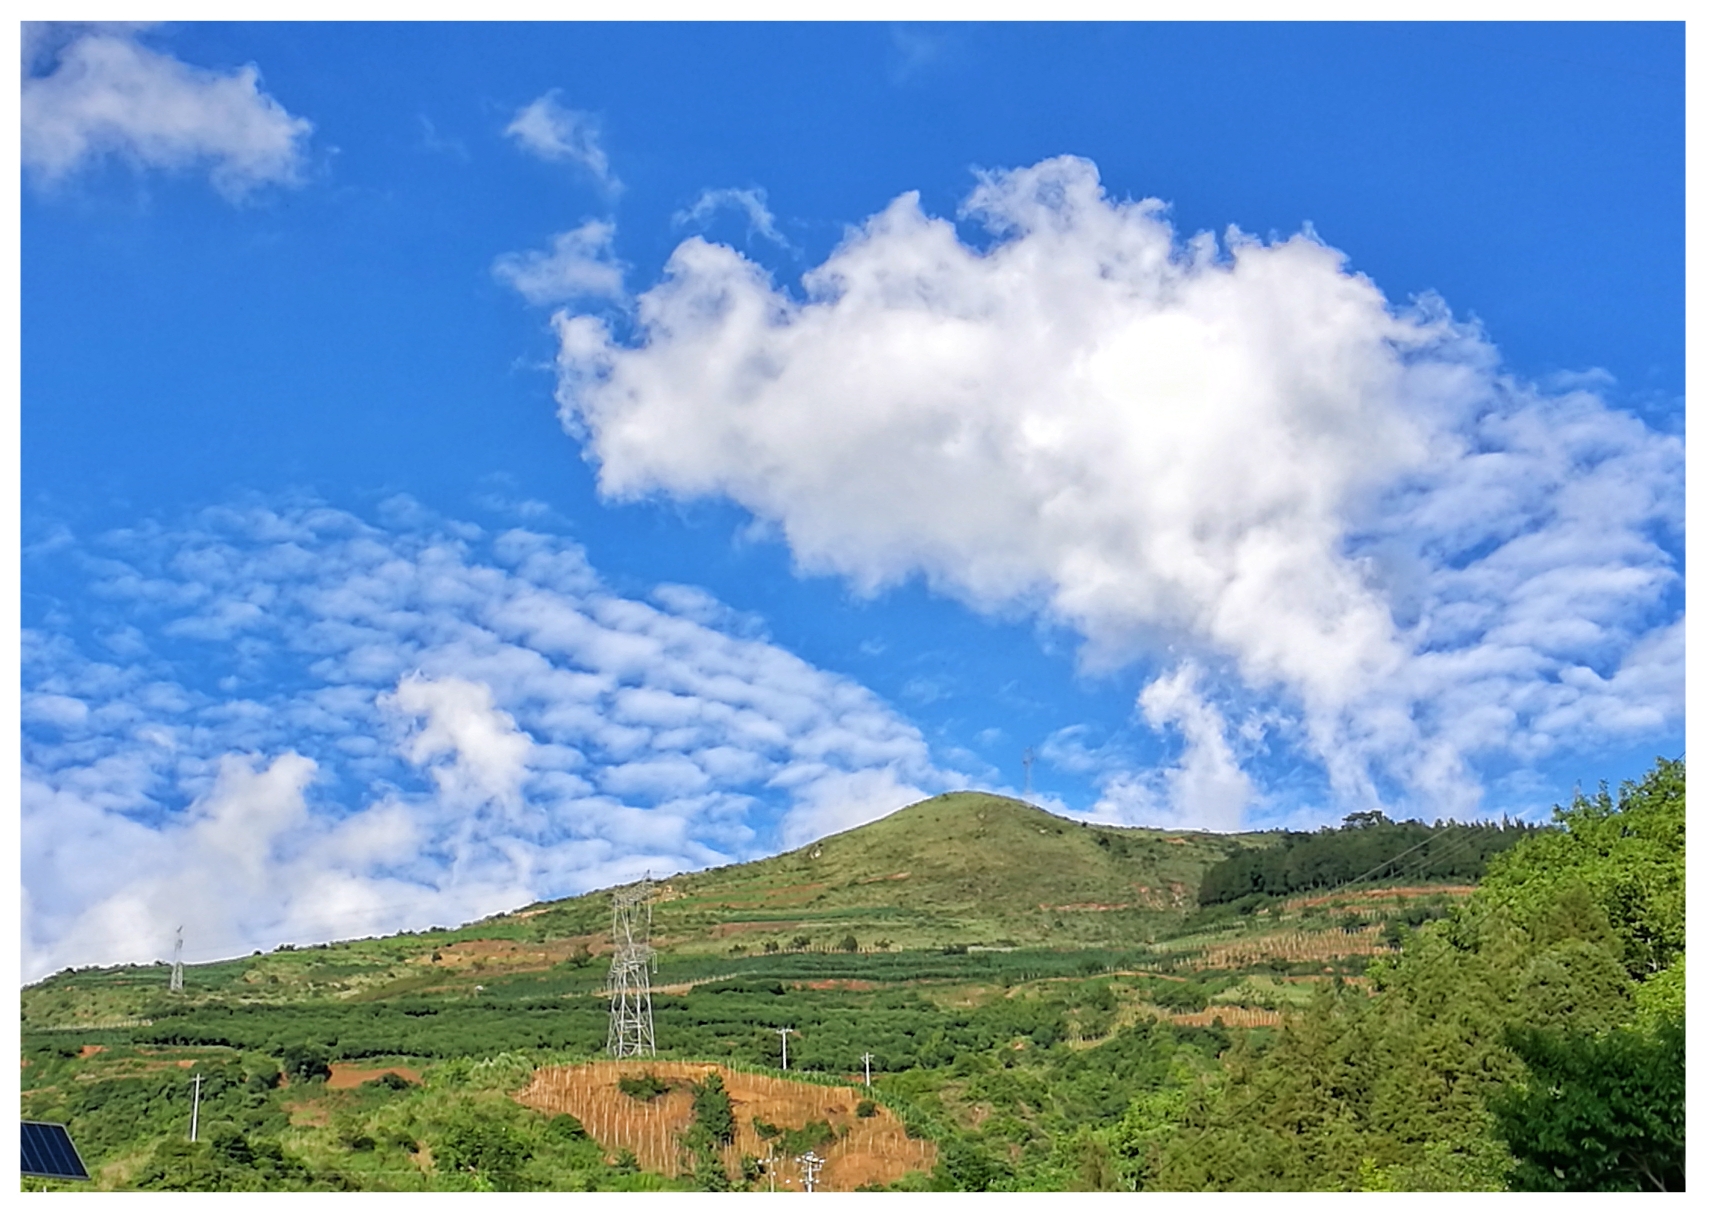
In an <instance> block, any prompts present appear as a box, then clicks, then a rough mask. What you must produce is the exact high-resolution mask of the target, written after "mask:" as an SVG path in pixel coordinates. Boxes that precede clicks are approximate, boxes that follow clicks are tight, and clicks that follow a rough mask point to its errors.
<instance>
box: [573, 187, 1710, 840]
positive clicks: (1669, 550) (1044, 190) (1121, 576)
mask: <svg viewBox="0 0 1716 1213" xmlns="http://www.w3.org/2000/svg"><path fill="white" fill-rule="evenodd" d="M963 213H964V217H966V218H970V219H975V220H977V221H980V222H981V224H982V225H983V226H984V227H985V228H986V229H987V232H988V238H987V240H986V241H985V242H983V245H982V246H981V247H974V246H973V245H972V244H970V243H968V242H966V241H964V240H962V238H961V236H960V234H959V232H958V230H957V229H956V228H955V226H954V225H953V224H951V223H949V222H947V221H945V220H942V219H937V218H932V217H929V216H926V215H925V214H924V212H923V211H922V209H921V208H920V206H919V203H918V199H917V197H916V195H914V194H907V195H904V196H902V197H900V198H899V199H897V200H896V201H895V202H894V203H893V204H892V205H890V206H889V207H888V208H887V209H886V210H884V211H883V212H882V213H880V214H878V215H875V216H873V217H872V218H871V219H870V220H868V221H867V222H866V223H865V224H864V225H863V226H862V227H861V228H860V229H857V230H855V231H853V232H851V233H850V235H849V236H848V238H847V239H846V240H845V242H844V243H843V244H842V245H841V246H840V247H839V248H838V249H836V251H835V252H834V253H833V254H832V255H831V256H830V257H829V258H828V259H827V261H826V262H824V263H823V264H822V265H820V266H818V267H817V268H815V269H814V270H812V271H811V272H810V273H808V274H807V275H805V277H804V279H803V283H802V286H803V290H802V293H800V292H792V291H788V290H786V289H783V288H781V287H779V286H777V285H776V284H775V283H773V282H772V281H771V280H770V278H769V276H768V275H767V274H766V273H765V272H764V271H763V270H762V269H761V268H759V267H758V266H757V265H756V264H755V263H753V262H751V261H750V260H748V259H747V258H746V257H744V256H742V255H741V254H739V253H738V252H736V251H734V250H733V249H731V248H728V247H724V246H719V245H715V244H711V243H709V242H707V241H704V240H702V239H697V238H694V239H690V240H687V241H685V242H684V243H683V244H681V245H680V246H679V248H678V249H677V250H676V251H675V252H674V254H673V255H672V257H671V259H670V260H669V262H668V264H667V266H666V269H665V272H664V274H663V276H662V279H661V281H660V283H659V284H658V285H656V286H655V287H654V288H653V289H650V290H648V291H646V292H644V293H643V294H642V295H640V296H638V297H637V298H636V300H635V312H634V313H633V321H632V324H633V328H632V330H631V331H630V332H627V333H625V334H621V335H616V334H615V333H614V332H613V331H612V330H611V329H610V327H609V325H608V323H607V322H606V321H604V320H602V319H599V318H597V317H594V316H590V315H580V314H576V313H575V312H572V311H563V312H561V313H560V314H558V315H557V316H556V328H557V331H558V334H559V341H560V353H559V365H560V370H561V383H560V388H559V398H560V401H561V407H562V418H563V420H564V423H565V425H566V427H567V429H568V430H569V432H571V433H572V434H573V435H574V436H575V437H577V438H578V439H580V440H581V441H583V442H584V443H585V444H586V448H587V450H588V452H589V454H590V455H591V456H592V457H593V458H594V459H595V460H596V461H598V463H599V467H600V478H601V479H600V483H601V487H602V489H603V491H604V492H605V493H606V494H608V495H610V496H611V497H614V498H618V499H631V498H638V497H643V496H647V495H652V494H667V495H671V496H675V497H683V498H689V497H698V496H723V497H727V498H730V499H732V500H734V501H736V502H738V503H740V504H742V505H743V506H745V507H746V508H747V509H749V510H750V511H752V512H753V513H754V514H755V515H756V517H757V518H759V519H761V520H763V521H765V522H766V523H768V524H772V525H773V526H775V527H778V529H779V533H780V534H781V535H782V536H783V537H784V539H785V542H786V543H788V544H789V545H790V547H791V550H792V552H793V553H794V555H795V557H796V559H797V560H798V561H799V562H800V564H801V565H802V566H803V567H804V568H806V569H808V570H814V571H819V572H833V573H838V574H841V575H843V576H845V577H847V578H849V579H850V581H851V582H852V583H853V584H854V585H855V586H856V587H857V588H858V589H860V590H861V591H865V592H873V591H877V590H880V589H882V588H884V587H886V586H888V585H890V584H894V583H897V582H899V581H901V580H902V579H905V578H908V577H912V576H919V575H921V576H923V577H925V578H927V580H928V581H929V583H930V584H931V585H932V586H934V587H935V588H937V589H939V590H941V591H943V592H945V593H948V594H951V595H953V596H956V597H957V598H959V599H961V600H963V601H965V602H966V603H968V604H970V605H971V606H973V607H974V608H976V609H978V610H983V611H996V610H1003V609H1006V610H1017V609H1019V608H1020V607H1021V606H1025V607H1027V608H1029V609H1033V610H1035V611H1037V612H1039V613H1040V614H1041V616H1042V617H1044V618H1045V619H1047V620H1050V621H1053V622H1054V623H1057V624H1062V625H1066V626H1070V627H1071V628H1073V629H1076V631H1077V632H1078V633H1079V634H1081V635H1082V636H1083V637H1084V638H1085V640H1086V647H1085V651H1084V659H1085V660H1086V661H1087V662H1089V663H1091V664H1093V665H1096V666H1108V667H1111V668H1112V667H1113V666H1115V665H1117V664H1120V663H1125V662H1130V661H1135V660H1146V661H1148V662H1149V663H1150V664H1151V665H1153V666H1154V667H1155V670H1156V672H1155V674H1154V675H1152V676H1151V677H1150V678H1149V680H1148V681H1147V683H1146V685H1145V686H1144V687H1143V689H1142V691H1141V693H1140V695H1139V701H1138V706H1139V712H1140V715H1141V718H1142V719H1143V720H1144V721H1145V722H1147V723H1148V724H1149V725H1150V726H1151V727H1153V728H1155V729H1157V730H1159V731H1161V732H1162V733H1163V734H1164V735H1165V736H1167V737H1169V738H1177V739H1178V742H1179V744H1180V750H1179V757H1178V758H1177V759H1175V760H1172V761H1171V762H1170V763H1169V764H1168V765H1167V766H1165V767H1163V768H1160V769H1155V770H1142V771H1140V770H1111V771H1109V772H1108V775H1107V780H1106V790H1105V793H1104V796H1103V799H1102V801H1101V803H1100V805H1099V806H1098V807H1099V811H1100V812H1101V813H1102V814H1104V815H1106V816H1110V817H1113V818H1118V819H1122V820H1130V821H1141V822H1145V821H1153V822H1188V823H1194V824H1204V825H1212V826H1220V827H1231V826H1234V825H1238V824H1240V822H1241V821H1242V820H1243V818H1244V815H1245V813H1246V812H1247V810H1248V809H1252V808H1255V807H1257V806H1258V805H1259V803H1260V802H1261V801H1262V800H1264V799H1265V798H1266V792H1265V790H1264V789H1262V788H1261V787H1260V786H1259V784H1258V782H1257V781H1256V780H1255V779H1253V777H1252V776H1251V774H1250V773H1249V772H1248V770H1247V768H1246V761H1247V756H1248V755H1254V754H1258V753H1261V752H1263V751H1264V750H1265V749H1271V748H1272V749H1273V750H1274V751H1276V752H1280V751H1281V750H1282V749H1283V748H1285V749H1286V750H1289V751H1292V752H1297V753H1300V754H1302V755H1305V756H1307V757H1309V758H1311V759H1312V760H1314V761H1315V762H1316V763H1317V764H1319V766H1320V767H1321V768H1322V769H1323V770H1324V771H1325V772H1326V773H1327V779H1328V783H1329V785H1330V787H1331V789H1332V790H1333V792H1334V794H1335V796H1336V797H1337V799H1338V800H1340V801H1345V802H1348V803H1352V804H1357V805H1362V806H1369V805H1371V804H1374V803H1377V801H1378V800H1379V799H1380V800H1381V801H1382V802H1384V803H1389V804H1402V803H1404V805H1405V806H1406V807H1408V808H1420V809H1422V808H1428V809H1432V810H1434V811H1436V812H1440V813H1446V812H1447V811H1449V810H1450V809H1452V810H1454V811H1473V810H1476V809H1479V808H1480V807H1482V806H1481V800H1482V794H1481V786H1480V779H1479V777H1478V775H1477V773H1476V772H1477V771H1478V769H1479V768H1480V767H1484V768H1487V769H1490V770H1496V769H1500V770H1504V771H1505V770H1511V769H1520V768H1528V767H1529V766H1530V765H1531V764H1532V763H1534V762H1537V761H1539V760H1541V759H1544V758H1545V757H1547V756H1550V755H1552V754H1554V753H1557V752H1562V751H1566V750H1567V749H1568V748H1569V747H1577V746H1581V745H1585V744H1596V745H1604V744H1612V743H1614V742H1615V741H1616V740H1617V739H1625V738H1629V737H1633V738H1637V737H1656V736H1660V735H1663V734H1664V733H1665V732H1668V731H1672V730H1673V729H1674V728H1675V727H1677V722H1678V719H1679V717H1680V714H1681V712H1682V697H1683V667H1684V659H1683V642H1682V638H1683V630H1684V623H1683V618H1682V607H1681V606H1680V603H1681V594H1682V589H1681V577H1680V574H1679V571H1678V569H1679V564H1680V555H1679V553H1680V550H1681V544H1682V537H1681V534H1682V532H1681V528H1682V519H1683V504H1682V497H1683V482H1684V463H1683V450H1682V445H1681V443H1680V441H1679V440H1678V439H1677V438H1676V437H1674V436H1671V435H1667V434H1663V433H1661V432H1658V431H1654V430H1652V429H1650V428H1649V427H1647V426H1646V425H1644V424H1643V423H1641V422H1640V421H1639V420H1638V419H1636V418H1635V417H1633V416H1631V415H1629V414H1626V413H1624V412H1620V411H1617V410H1614V409H1611V408H1609V407H1607V406H1606V405H1605V404H1604V402H1603V401H1602V400H1601V399H1599V398H1598V397H1597V396H1595V395H1593V394H1590V393H1588V392H1583V391H1574V392H1565V393H1560V394H1549V393H1546V392H1543V391H1541V390H1539V389H1537V388H1534V387H1533V386H1531V385H1526V384H1520V383H1518V382H1515V381H1513V380H1512V379H1510V378H1509V377H1508V376H1506V375H1505V374H1504V373H1502V371H1501V370H1500V369H1499V359H1498V355H1497V352H1496V350H1495V349H1494V348H1493V347H1492V346H1491V345H1490V344H1488V343H1487V341H1486V340H1485V339H1484V337H1483V335H1482V334H1481V333H1480V332H1478V331H1476V330H1475V329H1474V328H1472V327H1471V326H1466V325H1462V324H1459V323H1456V322H1455V321H1454V320H1453V319H1451V318H1450V316H1449V315H1448V313H1447V311H1446V310H1445V309H1444V308H1443V307H1442V305H1441V304H1440V303H1439V302H1438V301H1436V300H1434V299H1424V300H1420V301H1418V302H1417V303H1416V304H1414V305H1413V306H1411V307H1406V308H1397V307H1392V306H1390V305H1389V303H1388V302H1387V300H1386V299H1385V298H1384V297H1383V295H1382V294H1381V292H1380V291H1378V290H1377V288H1376V287H1375V286H1374V285H1373V284H1372V283H1371V282H1370V281H1369V280H1368V279H1366V278H1364V277H1363V276H1362V275H1360V274H1358V273H1355V272H1353V271H1352V270H1351V269H1349V268H1348V267H1347V266H1346V265H1345V264H1344V260H1343V258H1342V256H1341V255H1340V254H1339V253H1338V252H1337V251H1335V250H1333V249H1331V248H1328V247H1327V246H1325V245H1323V244H1322V243H1320V242H1319V241H1318V240H1317V239H1316V238H1315V237H1313V236H1311V235H1309V234H1306V235H1301V236H1296V237H1293V238H1291V239H1287V240H1282V241H1276V242H1272V243H1262V242H1259V241H1257V240H1255V239H1251V238H1248V237H1245V236H1243V235H1242V234H1240V233H1237V232H1229V233H1228V235H1227V237H1226V238H1225V240H1224V241H1220V242H1218V241H1217V240H1216V239H1215V238H1214V237H1212V236H1210V235H1208V234H1201V235H1198V236H1196V237H1194V238H1192V239H1190V240H1185V241H1181V240H1179V239H1178V238H1177V237H1176V235H1175V233H1174V232H1173V230H1172V228H1171V226H1170V224H1169V222H1168V221H1167V219H1166V217H1165V214H1164V208H1163V207H1162V206H1161V204H1159V203H1157V202H1154V201H1148V200H1146V201H1143V202H1125V201H1118V200H1115V199H1113V198H1110V197H1108V196H1106V194H1105V193H1104V191H1103V189H1102V187H1101V185H1100V183H1099V181H1098V176H1097V172H1096V168H1095V166H1094V165H1092V164H1090V163H1089V162H1088V161H1084V160H1079V159H1076V158H1072V157H1063V158H1060V159H1056V160H1049V161H1045V162H1043V163H1041V164H1038V165H1036V166H1034V167H1031V168H1027V169H1021V170H1017V171H1011V172H998V173H994V174H990V175H987V176H984V177H983V178H981V179H980V182H979V184H978V186H977V188H976V189H975V190H974V191H973V193H972V194H971V196H970V198H969V199H968V201H967V202H966V204H965V207H964V212H963ZM1065 748H1066V747H1064V746H1063V747H1062V749H1063V750H1064V749H1065Z"/></svg>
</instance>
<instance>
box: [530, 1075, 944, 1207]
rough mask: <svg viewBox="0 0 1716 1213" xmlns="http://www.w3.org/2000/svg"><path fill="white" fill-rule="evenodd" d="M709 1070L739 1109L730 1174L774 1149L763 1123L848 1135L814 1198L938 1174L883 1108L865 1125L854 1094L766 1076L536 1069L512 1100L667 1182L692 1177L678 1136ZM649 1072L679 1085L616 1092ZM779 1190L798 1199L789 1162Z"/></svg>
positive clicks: (921, 1143)
mask: <svg viewBox="0 0 1716 1213" xmlns="http://www.w3.org/2000/svg"><path fill="white" fill-rule="evenodd" d="M711 1070H715V1071H719V1072H720V1074H721V1081H722V1082H723V1083H724V1084H725V1086H726V1088H727V1094H728V1096H729V1098H731V1099H732V1101H733V1119H734V1121H735V1122H736V1123H737V1125H738V1132H737V1135H736V1136H735V1138H734V1141H733V1144H732V1145H731V1146H729V1147H727V1149H726V1150H725V1151H723V1153H722V1158H723V1161H724V1162H725V1163H726V1165H727V1170H728V1173H729V1174H734V1175H736V1174H737V1173H738V1170H739V1160H740V1156H741V1155H745V1154H749V1155H751V1156H752V1157H753V1158H764V1157H766V1156H767V1155H768V1154H769V1153H770V1146H769V1144H768V1143H767V1142H765V1141H763V1140H762V1138H760V1137H759V1136H758V1135H757V1131H756V1129H755V1128H754V1127H753V1125H752V1123H751V1120H752V1118H753V1117H756V1118H759V1119H761V1120H762V1121H764V1122H765V1123H767V1124H773V1125H779V1126H780V1127H781V1128H783V1129H796V1128H798V1127H799V1126H801V1125H804V1124H808V1123H809V1122H811V1121H813V1120H826V1121H828V1123H829V1124H830V1125H831V1126H833V1128H834V1131H835V1132H836V1133H841V1134H843V1135H842V1136H841V1137H840V1139H839V1140H838V1141H837V1142H835V1143H834V1144H833V1145H831V1146H828V1147H826V1148H823V1149H821V1150H819V1151H818V1154H820V1155H821V1156H822V1157H823V1158H825V1159H827V1160H828V1161H827V1165H826V1166H825V1167H823V1169H822V1172H821V1174H820V1175H818V1176H817V1184H816V1186H817V1191H819V1192H820V1191H828V1192H850V1191H853V1190H854V1189H856V1188H858V1187H859V1186H861V1185H863V1184H872V1183H880V1184H885V1183H890V1182H892V1181H893V1180H896V1179H899V1178H900V1177H901V1176H903V1175H905V1174H907V1173H908V1172H911V1171H928V1170H930V1168H932V1167H933V1166H935V1160H936V1152H935V1146H934V1145H933V1144H932V1143H930V1142H928V1141H925V1140H922V1139H920V1138H912V1137H907V1136H906V1131H905V1127H904V1126H903V1125H902V1124H901V1123H900V1120H899V1118H898V1117H897V1116H895V1115H894V1114H893V1113H892V1112H890V1111H889V1110H888V1109H887V1108H884V1107H880V1106H878V1107H877V1109H876V1115H874V1116H872V1117H868V1118H865V1119H862V1120H861V1119H859V1117H858V1112H857V1106H858V1101H859V1100H860V1099H862V1098H863V1097H864V1096H863V1092H862V1091H861V1090H859V1089H857V1088H854V1087H825V1086H821V1085H819V1084H816V1083H808V1082H795V1081H793V1080H792V1079H790V1078H775V1077H773V1076H771V1075H765V1074H746V1073H741V1072H739V1071H735V1070H729V1069H728V1068H727V1067H725V1066H717V1065H712V1064H708V1063H703V1062H687V1061H650V1062H647V1063H639V1062H637V1061H625V1062H618V1061H598V1062H591V1063H589V1064H587V1065H582V1066H552V1067H546V1068H544V1069H540V1070H538V1071H537V1072H536V1074H535V1076H534V1077H533V1078H532V1079H531V1082H530V1085H529V1086H528V1087H526V1088H525V1089H524V1090H522V1091H520V1092H518V1093H517V1094H516V1095H514V1096H513V1098H514V1099H516V1100H518V1101H519V1102H520V1103H522V1104H524V1105H526V1106H527V1107H532V1108H536V1109H538V1110H540V1111H543V1112H569V1113H571V1114H572V1115H573V1116H576V1117H577V1118H578V1119H579V1120H580V1121H581V1122H582V1123H583V1125H584V1128H585V1129H587V1130H588V1131H589V1133H590V1136H592V1137H594V1138H595V1139H596V1141H597V1142H599V1143H600V1144H601V1145H602V1147H603V1148H604V1149H606V1150H610V1151H614V1152H618V1151H619V1150H622V1149H624V1150H630V1151H631V1152H632V1153H633V1154H635V1155H636V1156H637V1159H638V1162H639V1164H640V1165H642V1166H643V1167H644V1168H645V1169H647V1170H650V1171H656V1172H660V1173H663V1174H667V1175H679V1174H683V1173H685V1172H686V1171H688V1170H690V1166H689V1162H690V1160H689V1158H688V1157H687V1156H686V1152H685V1151H684V1150H683V1149H681V1148H680V1147H679V1146H678V1142H677V1139H678V1136H679V1134H680V1133H682V1132H683V1131H684V1130H686V1129H688V1128H689V1127H690V1126H691V1123H692V1115H691V1091H690V1084H692V1083H694V1082H697V1081H700V1080H701V1079H702V1078H703V1076H704V1075H706V1074H708V1073H709V1072H710V1071H711ZM645 1071H648V1072H649V1073H651V1074H654V1075H655V1076H656V1077H658V1078H660V1079H662V1080H664V1081H666V1082H670V1083H673V1084H674V1089H673V1090H671V1091H669V1092H668V1093H667V1094H665V1095H660V1096H657V1097H656V1098H655V1099H652V1100H650V1101H649V1102H648V1103H643V1102H640V1101H638V1100H635V1099H633V1098H631V1097H630V1096H629V1095H623V1094H621V1093H620V1089H619V1087H618V1085H617V1084H618V1082H619V1080H620V1079H621V1078H622V1077H625V1076H628V1075H638V1074H642V1073H644V1072H645ZM775 1175H776V1180H775V1183H776V1187H777V1188H779V1189H782V1190H784V1191H789V1192H796V1191H802V1190H803V1188H802V1185H801V1183H800V1180H799V1178H798V1171H797V1169H796V1168H795V1167H793V1166H792V1165H790V1163H789V1162H788V1161H787V1160H782V1161H781V1162H780V1163H778V1164H777V1165H776V1168H775Z"/></svg>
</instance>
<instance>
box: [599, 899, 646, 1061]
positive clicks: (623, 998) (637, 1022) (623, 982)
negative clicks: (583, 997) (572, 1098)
mask: <svg viewBox="0 0 1716 1213" xmlns="http://www.w3.org/2000/svg"><path fill="white" fill-rule="evenodd" d="M654 896H655V882H653V881H651V880H649V879H648V878H647V877H646V878H645V879H643V880H640V881H638V882H637V883H636V884H629V885H627V886H625V887H624V888H622V889H616V890H614V958H613V962H612V964H610V965H609V967H608V994H609V1001H608V1052H610V1053H612V1054H613V1055H614V1056H615V1057H642V1056H643V1055H644V1054H646V1053H647V1054H649V1055H650V1056H651V1057H654V1056H655V1012H654V1010H653V1008H652V1007H651V1006H650V998H649V966H650V961H651V960H653V959H654V958H655V949H654V948H652V947H650V946H649V929H650V924H651V922H652V920H653V918H654V915H653V914H652V913H651V911H650V899H651V898H652V897H654Z"/></svg>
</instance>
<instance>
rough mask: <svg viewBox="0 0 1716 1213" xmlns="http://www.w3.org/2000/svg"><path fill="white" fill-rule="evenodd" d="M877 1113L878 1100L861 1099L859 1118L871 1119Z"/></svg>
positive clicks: (859, 1102)
mask: <svg viewBox="0 0 1716 1213" xmlns="http://www.w3.org/2000/svg"><path fill="white" fill-rule="evenodd" d="M875 1114H876V1101H875V1100H873V1099H860V1100H859V1101H858V1119H859V1120H869V1119H870V1118H871V1117H872V1116H874V1115H875Z"/></svg>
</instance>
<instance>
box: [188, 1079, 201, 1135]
mask: <svg viewBox="0 0 1716 1213" xmlns="http://www.w3.org/2000/svg"><path fill="white" fill-rule="evenodd" d="M191 1083H192V1085H191V1140H192V1141H195V1140H196V1139H197V1107H198V1105H199V1104H201V1103H202V1101H203V1076H202V1075H201V1074H193V1075H192V1076H191Z"/></svg>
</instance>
